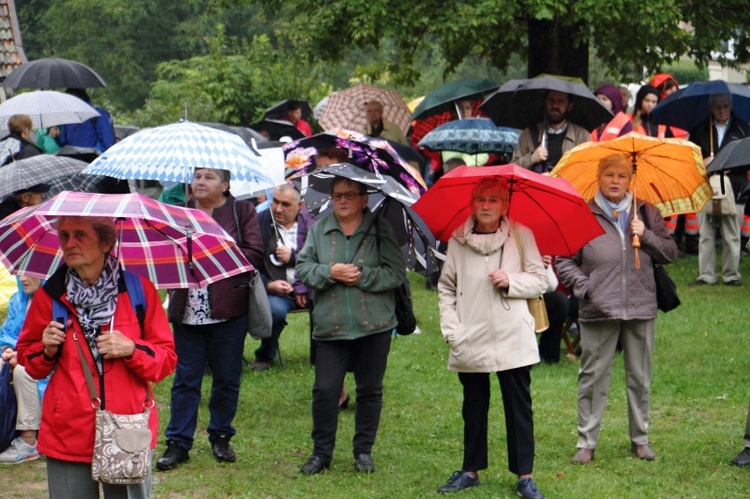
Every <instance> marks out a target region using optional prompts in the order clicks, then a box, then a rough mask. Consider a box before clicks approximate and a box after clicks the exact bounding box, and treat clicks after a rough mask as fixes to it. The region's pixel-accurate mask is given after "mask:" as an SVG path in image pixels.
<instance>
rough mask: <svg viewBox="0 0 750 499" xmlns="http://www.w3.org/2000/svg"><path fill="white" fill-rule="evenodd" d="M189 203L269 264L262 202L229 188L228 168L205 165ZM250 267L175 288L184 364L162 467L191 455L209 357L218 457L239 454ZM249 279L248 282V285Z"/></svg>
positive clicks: (173, 307)
mask: <svg viewBox="0 0 750 499" xmlns="http://www.w3.org/2000/svg"><path fill="white" fill-rule="evenodd" d="M190 187H191V189H192V192H193V197H192V199H191V200H190V201H189V202H188V203H187V206H188V207H189V208H197V209H199V210H202V211H204V212H206V213H208V214H209V215H211V216H212V217H213V218H214V220H216V222H218V224H219V225H221V227H222V228H223V229H224V230H225V231H226V232H227V233H228V234H229V235H230V236H232V237H233V238H234V240H235V241H239V242H240V243H239V248H240V250H241V251H242V254H243V255H245V257H246V258H247V259H248V261H249V262H250V263H252V264H253V266H255V267H256V268H260V266H261V265H262V264H263V240H262V238H261V234H260V226H259V225H258V216H257V214H256V212H255V208H254V207H253V205H252V204H251V203H250V202H248V201H238V200H236V199H235V198H234V196H232V194H231V193H230V192H229V172H228V171H227V170H216V169H211V168H198V169H196V170H195V173H194V174H193V180H192V182H191V183H190ZM247 282H248V276H247V274H241V275H238V276H234V277H230V278H228V279H223V280H221V281H218V282H215V283H213V284H210V285H209V286H208V287H205V288H197V289H196V288H192V289H189V290H187V289H177V290H172V291H170V300H169V321H170V322H171V323H172V326H173V329H174V342H175V348H176V350H177V370H176V371H175V377H174V384H173V385H172V401H171V407H172V412H171V416H170V419H169V424H168V425H167V430H166V435H167V450H166V451H164V454H163V455H162V457H160V458H159V460H158V461H157V462H156V468H157V469H158V470H161V471H166V470H171V469H174V468H176V467H177V465H179V464H180V463H182V462H184V461H187V460H188V459H189V458H190V456H189V455H188V452H189V451H190V449H191V448H192V447H193V436H194V435H195V428H196V426H197V424H198V405H199V404H200V400H201V384H202V382H203V374H204V372H205V368H206V363H208V367H209V368H210V369H211V374H212V377H211V398H210V399H209V401H208V412H209V414H210V416H211V419H210V421H209V423H208V441H209V442H210V444H211V453H212V454H213V455H214V458H216V460H217V461H218V462H220V463H221V462H228V463H233V462H234V461H235V459H236V457H235V453H234V449H232V446H231V445H230V444H229V440H230V439H231V438H232V437H233V436H234V435H235V433H236V431H235V429H234V427H233V426H232V421H233V420H234V415H235V413H236V412H237V403H238V401H239V394H240V376H241V375H242V353H243V350H244V347H245V336H246V335H247V321H248V310H247V302H248V295H247V294H248V288H247V286H246V283H247ZM243 284H244V286H243Z"/></svg>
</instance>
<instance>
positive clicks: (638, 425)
mask: <svg viewBox="0 0 750 499" xmlns="http://www.w3.org/2000/svg"><path fill="white" fill-rule="evenodd" d="M655 324H656V320H655V319H651V320H630V321H620V320H612V321H596V322H581V323H580V328H581V368H580V370H579V371H578V448H584V449H594V448H596V444H597V442H598V441H599V430H600V429H601V423H602V415H603V414H604V407H605V406H606V405H607V395H608V393H609V381H610V377H611V375H612V365H613V363H614V358H615V349H616V348H617V339H618V338H619V339H620V341H621V343H622V353H623V360H624V362H625V386H626V391H627V399H628V427H629V429H630V441H631V442H632V443H634V444H636V445H645V444H648V423H649V420H648V413H649V408H650V405H651V357H652V354H653V349H654V332H655Z"/></svg>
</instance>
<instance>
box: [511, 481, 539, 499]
mask: <svg viewBox="0 0 750 499" xmlns="http://www.w3.org/2000/svg"><path fill="white" fill-rule="evenodd" d="M516 494H518V497H523V498H524V499H544V494H542V493H541V492H539V489H538V488H536V484H535V483H534V480H532V479H531V478H529V477H526V478H521V479H520V480H518V485H516Z"/></svg>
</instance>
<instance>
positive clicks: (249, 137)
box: [196, 121, 268, 145]
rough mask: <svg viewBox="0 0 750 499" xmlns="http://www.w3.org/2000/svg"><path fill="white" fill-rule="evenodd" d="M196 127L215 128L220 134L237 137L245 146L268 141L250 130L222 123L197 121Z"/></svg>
mask: <svg viewBox="0 0 750 499" xmlns="http://www.w3.org/2000/svg"><path fill="white" fill-rule="evenodd" d="M196 124H197V125H203V126H207V127H210V128H215V129H216V130H221V131H222V132H227V133H233V134H235V135H237V136H239V137H240V138H241V139H242V140H244V141H245V143H246V144H247V145H252V143H253V140H254V141H255V142H257V143H258V144H260V143H261V142H266V141H267V140H268V139H267V138H265V137H264V136H263V135H261V134H260V133H258V132H256V131H255V130H253V129H252V128H247V127H244V126H232V125H225V124H224V123H213V122H208V121H206V122H203V121H199V122H197V123H196Z"/></svg>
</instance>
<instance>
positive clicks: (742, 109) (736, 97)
mask: <svg viewBox="0 0 750 499" xmlns="http://www.w3.org/2000/svg"><path fill="white" fill-rule="evenodd" d="M716 94H731V95H732V101H733V102H734V105H733V107H732V112H733V113H734V114H735V116H737V118H739V119H740V120H742V121H744V122H746V123H747V122H748V121H750V88H747V87H745V86H744V85H740V84H739V83H727V82H725V81H724V80H715V81H701V82H698V83H691V84H690V85H689V86H688V87H685V88H681V89H680V90H678V91H676V92H674V93H673V94H670V95H669V96H668V97H666V98H665V99H664V100H663V101H661V102H660V103H659V104H658V105H657V106H656V107H655V108H654V110H653V111H651V115H652V116H653V117H654V119H655V120H656V121H657V122H658V123H663V124H665V125H671V126H676V127H678V128H682V129H683V130H688V131H690V130H692V129H693V127H695V126H696V125H698V123H700V122H701V121H703V120H705V119H706V118H707V117H708V114H709V109H708V98H709V97H710V96H711V95H716Z"/></svg>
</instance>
